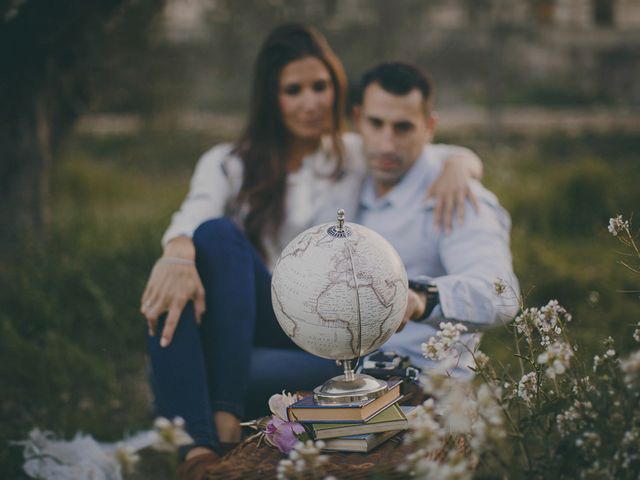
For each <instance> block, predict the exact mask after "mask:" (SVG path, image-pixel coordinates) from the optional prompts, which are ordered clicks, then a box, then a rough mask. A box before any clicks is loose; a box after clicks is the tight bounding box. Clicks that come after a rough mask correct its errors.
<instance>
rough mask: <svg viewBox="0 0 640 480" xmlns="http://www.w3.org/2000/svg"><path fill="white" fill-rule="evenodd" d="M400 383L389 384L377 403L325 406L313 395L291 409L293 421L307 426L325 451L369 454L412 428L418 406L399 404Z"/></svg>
mask: <svg viewBox="0 0 640 480" xmlns="http://www.w3.org/2000/svg"><path fill="white" fill-rule="evenodd" d="M400 383H401V382H400V381H397V382H391V383H389V389H388V391H387V392H386V393H385V394H384V395H382V396H380V397H378V398H374V399H373V400H367V401H363V402H358V403H351V404H346V405H344V404H340V405H321V404H319V403H317V402H316V401H315V400H314V398H313V395H311V396H307V397H303V398H302V399H301V400H298V401H297V402H296V403H294V404H293V405H291V406H290V407H289V408H288V409H287V415H288V417H289V420H290V421H292V422H299V423H302V424H303V425H304V427H305V428H306V430H307V431H308V432H309V434H310V435H311V436H312V437H313V438H314V439H316V440H323V441H324V442H325V448H324V450H333V451H342V452H368V451H369V450H371V449H373V448H375V447H377V446H378V445H380V444H381V443H383V442H385V441H386V440H388V439H390V438H392V437H393V436H395V435H396V434H397V433H399V432H401V431H402V430H406V429H407V426H408V421H407V418H410V417H411V416H412V414H413V413H414V412H416V407H405V406H400V405H398V401H399V400H400V398H401V394H400Z"/></svg>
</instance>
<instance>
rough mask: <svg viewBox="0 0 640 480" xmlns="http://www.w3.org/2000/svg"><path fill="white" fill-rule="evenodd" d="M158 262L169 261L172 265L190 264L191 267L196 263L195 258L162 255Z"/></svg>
mask: <svg viewBox="0 0 640 480" xmlns="http://www.w3.org/2000/svg"><path fill="white" fill-rule="evenodd" d="M157 263H169V264H171V265H188V266H190V267H192V266H194V265H195V264H196V262H194V261H193V260H189V259H188V258H180V257H160V258H159V259H158V262H157Z"/></svg>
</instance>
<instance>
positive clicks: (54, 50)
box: [0, 0, 163, 244]
mask: <svg viewBox="0 0 640 480" xmlns="http://www.w3.org/2000/svg"><path fill="white" fill-rule="evenodd" d="M162 6H163V2H162V1H154V0H137V1H136V0H95V1H91V2H87V1H84V0H68V1H65V2H53V1H50V0H0V65H1V66H0V95H1V98H2V99H1V100H0V105H2V108H0V151H1V152H2V156H1V161H0V215H1V216H2V219H3V223H4V225H3V228H2V229H1V230H0V244H8V243H10V242H15V241H16V240H17V238H18V237H19V235H21V234H23V233H29V234H32V235H33V236H34V237H35V238H37V239H43V238H44V234H45V226H46V224H47V217H48V206H49V172H50V168H51V162H52V158H53V155H54V153H55V151H56V149H57V148H58V146H59V145H60V142H61V140H62V139H64V137H65V135H66V134H67V133H68V132H69V131H70V129H71V127H72V126H73V124H74V122H75V121H76V120H77V118H78V115H79V114H80V113H81V112H82V111H83V110H84V109H86V108H87V106H88V105H89V101H90V100H91V98H92V95H93V94H94V91H93V89H92V87H93V86H95V81H93V80H92V79H93V78H94V77H95V75H96V73H97V72H100V74H101V76H104V74H105V72H104V71H102V67H101V66H102V65H105V64H106V65H108V64H109V62H107V61H106V60H107V57H108V55H109V45H110V42H112V41H113V40H114V39H118V36H119V35H120V34H121V33H126V32H124V28H125V27H126V28H129V29H131V27H132V26H131V25H130V22H129V21H128V19H129V18H131V17H132V16H131V15H130V14H131V11H132V10H133V11H134V13H136V15H133V18H136V19H138V20H139V22H138V25H135V29H137V30H144V29H145V27H146V26H147V25H148V24H150V23H151V20H152V18H153V15H152V13H154V12H158V11H160V10H161V9H162ZM141 12H144V15H142V14H140V13H141ZM125 20H126V21H125Z"/></svg>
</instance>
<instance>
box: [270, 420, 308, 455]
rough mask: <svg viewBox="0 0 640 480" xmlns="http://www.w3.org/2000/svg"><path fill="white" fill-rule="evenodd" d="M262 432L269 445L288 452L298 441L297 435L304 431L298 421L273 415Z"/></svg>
mask: <svg viewBox="0 0 640 480" xmlns="http://www.w3.org/2000/svg"><path fill="white" fill-rule="evenodd" d="M264 433H265V436H266V438H267V441H268V442H269V443H270V444H271V445H273V446H274V447H278V450H280V451H281V452H282V453H285V454H288V453H289V452H290V451H291V450H293V447H294V445H295V444H296V443H298V441H299V440H298V435H302V434H303V433H304V427H303V426H302V425H300V424H299V423H298V422H287V421H286V420H282V419H281V418H279V417H278V416H276V415H273V416H272V417H271V420H269V423H268V424H267V428H266V430H265V432H264Z"/></svg>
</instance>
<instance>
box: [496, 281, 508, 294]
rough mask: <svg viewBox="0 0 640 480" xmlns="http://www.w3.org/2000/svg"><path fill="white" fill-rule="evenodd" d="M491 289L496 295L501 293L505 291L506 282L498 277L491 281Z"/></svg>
mask: <svg viewBox="0 0 640 480" xmlns="http://www.w3.org/2000/svg"><path fill="white" fill-rule="evenodd" d="M493 290H494V291H495V292H496V295H498V296H499V295H502V294H503V293H504V292H506V291H507V284H506V283H505V282H504V280H502V279H501V278H498V279H497V280H495V281H494V282H493Z"/></svg>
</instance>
